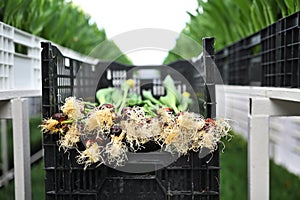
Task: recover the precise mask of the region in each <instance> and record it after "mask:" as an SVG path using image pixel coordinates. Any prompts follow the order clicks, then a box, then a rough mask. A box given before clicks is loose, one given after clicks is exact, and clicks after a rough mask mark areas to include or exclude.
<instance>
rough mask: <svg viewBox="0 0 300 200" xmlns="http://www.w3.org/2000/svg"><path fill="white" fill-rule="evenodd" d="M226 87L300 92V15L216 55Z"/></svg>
mask: <svg viewBox="0 0 300 200" xmlns="http://www.w3.org/2000/svg"><path fill="white" fill-rule="evenodd" d="M216 64H217V66H218V69H219V71H220V74H221V75H222V78H223V81H224V83H225V84H230V85H253V86H268V87H286V88H300V12H296V13H294V14H292V15H290V16H288V17H286V18H282V19H280V20H278V21H277V22H275V23H274V24H271V25H270V26H268V27H266V28H264V29H262V30H260V31H259V32H257V33H254V34H252V35H250V36H249V37H246V38H244V39H242V40H240V41H238V42H236V43H234V44H231V45H229V46H227V47H225V48H224V49H221V50H219V51H218V52H216Z"/></svg>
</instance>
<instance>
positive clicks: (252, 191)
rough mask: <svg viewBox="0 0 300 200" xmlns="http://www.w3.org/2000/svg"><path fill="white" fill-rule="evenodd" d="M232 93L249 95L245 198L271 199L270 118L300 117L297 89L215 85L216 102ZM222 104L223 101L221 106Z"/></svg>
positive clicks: (223, 104) (298, 91)
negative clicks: (246, 196) (246, 187)
mask: <svg viewBox="0 0 300 200" xmlns="http://www.w3.org/2000/svg"><path fill="white" fill-rule="evenodd" d="M218 92H219V94H218ZM223 92H224V93H223ZM220 93H221V94H220ZM231 94H234V95H244V96H249V102H248V103H249V108H250V109H249V113H248V199H250V200H257V199H259V200H267V199H269V197H270V194H269V193H270V190H269V187H270V183H269V182H270V177H269V176H270V175H269V139H270V138H269V129H270V118H271V117H277V116H300V89H288V88H272V87H249V86H221V85H218V86H217V96H218V95H219V98H218V100H219V99H220V100H221V99H222V95H231ZM225 104H226V102H222V106H226V105H225Z"/></svg>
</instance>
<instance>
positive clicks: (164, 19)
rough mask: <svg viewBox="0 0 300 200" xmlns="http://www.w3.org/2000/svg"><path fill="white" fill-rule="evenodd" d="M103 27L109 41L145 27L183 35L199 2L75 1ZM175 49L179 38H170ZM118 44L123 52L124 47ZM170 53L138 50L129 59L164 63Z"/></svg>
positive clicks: (154, 0) (176, 0)
mask: <svg viewBox="0 0 300 200" xmlns="http://www.w3.org/2000/svg"><path fill="white" fill-rule="evenodd" d="M73 2H74V3H75V4H76V5H79V6H80V7H81V8H82V9H83V10H84V11H85V12H86V13H88V14H90V15H91V17H92V19H93V20H94V21H95V22H96V23H97V25H98V26H99V27H100V28H104V29H105V32H106V34H107V37H108V39H113V37H114V36H117V35H119V34H122V33H124V32H128V31H132V30H135V29H142V28H157V29H166V30H170V31H174V32H176V33H178V34H179V33H180V31H181V30H182V29H183V28H184V27H185V24H186V23H187V22H189V15H188V14H187V11H188V12H191V13H195V10H196V9H197V0H151V1H150V0H147V1H146V0H127V1H125V0H109V1H108V0H106V1H104V0H73ZM170 40H172V41H171V42H172V43H173V46H174V45H175V41H176V37H174V38H170ZM115 43H116V45H118V46H119V48H120V49H121V50H122V51H123V49H124V48H125V47H123V46H122V44H118V43H117V41H115ZM167 54H168V52H162V51H155V50H151V51H149V50H146V51H142V50H141V51H135V52H131V53H130V54H128V57H129V58H130V59H131V60H132V61H133V63H134V64H135V65H147V64H161V63H162V62H163V60H164V58H165V57H166V56H167Z"/></svg>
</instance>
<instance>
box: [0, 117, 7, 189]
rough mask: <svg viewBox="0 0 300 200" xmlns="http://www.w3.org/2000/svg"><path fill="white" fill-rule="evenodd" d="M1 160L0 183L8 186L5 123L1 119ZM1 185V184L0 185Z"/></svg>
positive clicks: (4, 120)
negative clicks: (0, 172) (0, 181)
mask: <svg viewBox="0 0 300 200" xmlns="http://www.w3.org/2000/svg"><path fill="white" fill-rule="evenodd" d="M1 158H2V177H3V178H2V183H3V185H5V186H6V185H7V184H8V152H7V122H6V119H1ZM0 185H1V184H0Z"/></svg>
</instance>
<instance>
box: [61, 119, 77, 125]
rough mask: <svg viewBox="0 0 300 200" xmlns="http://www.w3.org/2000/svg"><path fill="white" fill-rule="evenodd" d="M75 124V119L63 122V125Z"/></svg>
mask: <svg viewBox="0 0 300 200" xmlns="http://www.w3.org/2000/svg"><path fill="white" fill-rule="evenodd" d="M73 122H74V120H73V119H69V120H65V121H62V122H61V124H72V123H73Z"/></svg>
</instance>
